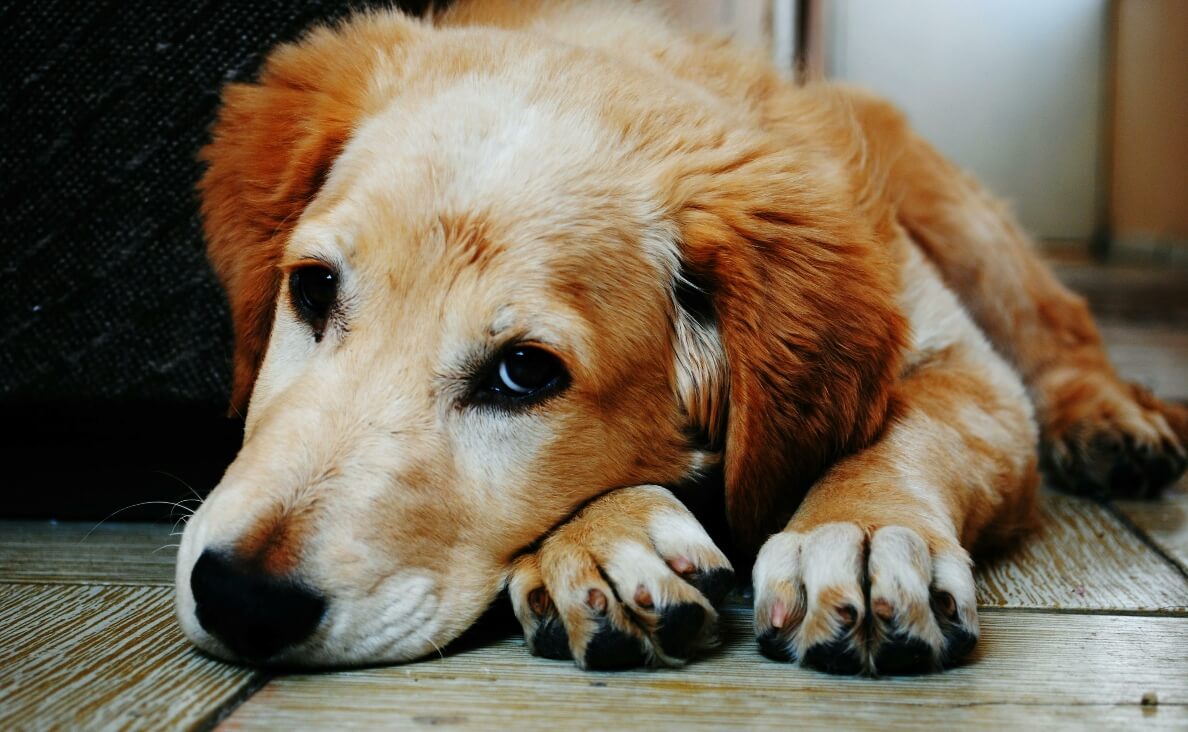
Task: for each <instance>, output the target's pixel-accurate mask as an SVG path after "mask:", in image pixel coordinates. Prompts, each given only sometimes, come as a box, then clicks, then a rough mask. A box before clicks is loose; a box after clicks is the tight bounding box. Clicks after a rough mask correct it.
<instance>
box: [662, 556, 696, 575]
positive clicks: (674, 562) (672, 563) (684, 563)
mask: <svg viewBox="0 0 1188 732" xmlns="http://www.w3.org/2000/svg"><path fill="white" fill-rule="evenodd" d="M668 566H669V567H670V568H672V571H673V572H676V573H677V574H680V575H685V574H689V573H690V572H692V571H693V570H695V569H697V567H696V566H695V565H694V564H693V562H691V561H689V560H688V559H686V558H685V557H673V558H672V559H669V560H668Z"/></svg>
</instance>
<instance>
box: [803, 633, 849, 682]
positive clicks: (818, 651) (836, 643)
mask: <svg viewBox="0 0 1188 732" xmlns="http://www.w3.org/2000/svg"><path fill="white" fill-rule="evenodd" d="M804 665H805V666H809V667H810V668H815V669H817V670H818V671H824V672H825V673H828V674H839V675H846V676H853V675H854V674H856V673H859V672H860V671H862V667H863V663H862V656H861V654H860V653H859V651H858V650H857V649H856V648H855V647H854V645H853V644H852V643H851V642H850V641H849V640H848V639H844V638H840V639H836V640H831V641H828V642H826V643H817V644H816V645H813V646H811V647H810V648H809V649H808V650H807V651H805V652H804Z"/></svg>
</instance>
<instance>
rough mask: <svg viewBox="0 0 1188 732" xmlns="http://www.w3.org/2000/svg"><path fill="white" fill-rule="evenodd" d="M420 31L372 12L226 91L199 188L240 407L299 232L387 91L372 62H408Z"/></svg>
mask: <svg viewBox="0 0 1188 732" xmlns="http://www.w3.org/2000/svg"><path fill="white" fill-rule="evenodd" d="M415 27H416V25H415V21H412V20H409V19H407V18H404V17H402V16H399V15H396V14H380V13H371V14H368V13H364V14H360V15H359V16H356V18H355V19H353V20H352V21H350V22H349V23H348V24H347V25H344V26H342V27H339V28H337V29H331V28H318V29H315V30H314V31H312V32H310V33H309V34H307V35H306V36H305V37H304V38H303V39H302V40H300V41H298V42H296V43H292V44H288V45H284V46H280V47H279V48H277V49H276V50H275V51H273V52H272V53H271V54H270V55H269V57H268V59H267V60H266V62H265V64H264V68H263V69H262V71H261V73H260V76H259V79H258V81H257V82H255V83H252V84H230V85H228V86H227V87H226V88H225V89H224V90H223V98H222V107H221V108H220V110H219V114H218V118H217V119H216V121H215V124H214V127H213V130H212V140H211V142H210V144H208V145H207V146H206V147H205V148H203V150H202V152H201V153H200V158H201V159H202V160H203V161H205V162H206V163H207V169H206V172H205V174H204V175H203V177H202V180H201V182H200V183H199V185H198V189H199V193H200V196H201V202H202V218H203V226H204V229H205V233H206V241H207V254H208V257H209V258H210V261H211V264H212V266H213V267H214V270H215V273H216V274H217V275H218V277H219V279H220V281H221V282H222V284H223V287H224V288H225V289H226V291H227V296H228V300H229V301H230V305H231V315H232V320H233V328H234V332H235V356H234V372H233V387H232V396H231V408H232V410H233V411H236V412H238V413H240V414H243V413H244V412H245V410H246V407H247V403H248V399H249V397H250V396H251V392H252V386H253V384H254V383H255V380H256V374H257V372H258V370H259V367H260V362H261V360H262V359H263V357H264V353H265V350H266V348H267V345H268V338H269V334H270V332H271V329H272V318H273V314H274V309H275V304H276V296H277V292H278V290H279V287H280V274H279V272H278V270H277V265H278V263H279V261H280V258H281V255H282V253H283V250H284V247H285V244H286V243H287V240H288V237H289V234H290V233H291V232H292V229H293V227H294V226H295V224H296V223H297V220H298V219H299V218H300V216H301V213H302V211H304V210H305V208H306V206H307V205H308V204H309V203H310V201H312V200H313V198H314V196H315V195H317V193H318V190H319V189H320V188H321V185H322V183H323V181H324V180H325V177H326V175H327V173H328V171H329V170H330V167H331V165H332V164H333V162H334V159H335V158H336V157H337V156H338V154H339V153H340V152H341V151H342V148H343V145H344V144H345V142H346V140H347V138H348V136H349V135H350V133H351V131H352V129H353V126H354V125H355V124H356V123H357V122H358V120H359V119H360V118H361V117H362V116H363V115H364V113H365V111H366V110H367V109H368V108H369V107H372V106H374V105H375V104H376V103H377V97H382V96H383V95H382V90H379V89H377V88H376V87H375V85H374V84H372V83H370V76H371V73H370V71H371V68H372V67H373V66H374V65H375V64H378V63H394V62H396V61H398V59H396V58H394V57H397V56H398V55H399V54H400V52H401V49H402V48H404V47H405V46H406V45H407V37H408V35H409V34H410V33H411V32H413V30H414V28H415Z"/></svg>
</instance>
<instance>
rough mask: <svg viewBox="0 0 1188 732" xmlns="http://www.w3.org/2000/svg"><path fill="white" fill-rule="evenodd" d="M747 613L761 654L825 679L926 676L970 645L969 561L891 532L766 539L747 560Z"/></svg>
mask: <svg viewBox="0 0 1188 732" xmlns="http://www.w3.org/2000/svg"><path fill="white" fill-rule="evenodd" d="M868 609H869V612H867V610H868ZM755 612H756V615H755V626H756V631H757V634H758V636H757V637H758V642H759V650H760V651H761V652H762V653H763V655H765V656H767V657H769V658H773V659H776V660H781V661H791V662H799V663H801V664H802V665H804V666H808V667H810V668H815V669H819V670H821V671H826V672H829V673H834V674H855V673H860V672H863V671H866V672H870V673H876V674H877V673H884V674H903V673H920V672H925V671H930V670H933V669H936V668H939V667H940V666H941V665H943V664H946V663H953V662H956V661H957V660H959V659H960V658H962V657H963V656H965V655H966V654H967V653H968V652H969V651H970V650H971V649H972V648H973V644H974V642H976V639H977V613H976V608H975V605H974V587H973V575H972V574H971V572H970V566H969V559H968V556H967V555H966V554H965V553H964V552H963V551H961V550H960V549H959V548H956V547H953V548H949V549H946V550H944V551H932V550H930V549H929V547H928V544H927V543H926V542H925V540H924V539H923V537H922V536H921V535H919V534H918V533H916V532H915V531H913V530H911V529H907V528H904V527H898V526H888V527H883V528H880V529H877V530H875V531H873V532H871V533H870V535H869V538H868V536H867V534H866V532H865V531H864V530H863V529H861V528H860V527H858V526H857V525H854V524H826V525H824V526H820V527H818V528H816V529H814V530H813V531H811V532H808V533H806V534H801V533H796V532H784V533H781V534H776V535H775V536H773V537H771V539H769V540H768V542H767V544H765V545H764V547H763V549H762V550H761V551H760V553H759V558H758V560H757V561H756V563H755Z"/></svg>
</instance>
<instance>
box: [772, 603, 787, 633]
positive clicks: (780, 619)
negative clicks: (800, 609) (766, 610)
mask: <svg viewBox="0 0 1188 732" xmlns="http://www.w3.org/2000/svg"><path fill="white" fill-rule="evenodd" d="M786 622H788V606H787V605H785V604H784V601H783V600H776V601H775V602H773V603H772V604H771V627H773V628H782V627H784V623H786Z"/></svg>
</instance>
